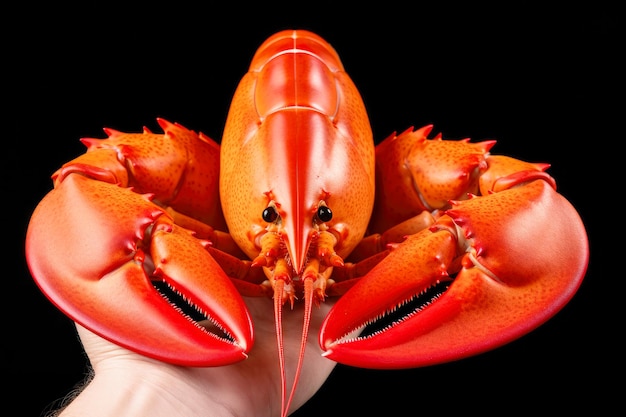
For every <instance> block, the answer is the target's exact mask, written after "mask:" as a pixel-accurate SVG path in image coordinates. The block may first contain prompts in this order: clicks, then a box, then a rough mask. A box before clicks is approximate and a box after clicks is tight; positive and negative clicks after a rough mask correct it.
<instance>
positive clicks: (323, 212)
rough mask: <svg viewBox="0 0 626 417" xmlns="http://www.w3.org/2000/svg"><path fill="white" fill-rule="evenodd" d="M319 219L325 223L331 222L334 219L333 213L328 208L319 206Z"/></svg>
mask: <svg viewBox="0 0 626 417" xmlns="http://www.w3.org/2000/svg"><path fill="white" fill-rule="evenodd" d="M317 218H318V219H320V220H321V221H323V222H329V221H330V220H331V219H332V218H333V212H332V210H331V209H329V208H328V207H326V206H319V207H318V209H317Z"/></svg>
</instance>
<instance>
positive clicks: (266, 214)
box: [262, 206, 278, 223]
mask: <svg viewBox="0 0 626 417" xmlns="http://www.w3.org/2000/svg"><path fill="white" fill-rule="evenodd" d="M262 217H263V220H265V221H266V222H268V223H274V222H275V221H276V219H277V218H278V212H277V211H276V207H274V206H268V207H267V208H266V209H265V210H263V214H262Z"/></svg>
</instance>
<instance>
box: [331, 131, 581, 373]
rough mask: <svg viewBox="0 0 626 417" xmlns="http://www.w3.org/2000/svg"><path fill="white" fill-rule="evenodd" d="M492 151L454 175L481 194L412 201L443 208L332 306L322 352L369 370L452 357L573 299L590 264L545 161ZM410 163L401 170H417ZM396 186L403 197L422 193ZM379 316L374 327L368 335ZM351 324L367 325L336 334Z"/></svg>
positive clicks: (525, 327)
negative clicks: (379, 323) (496, 154)
mask: <svg viewBox="0 0 626 417" xmlns="http://www.w3.org/2000/svg"><path fill="white" fill-rule="evenodd" d="M419 134H420V133H419V132H418V135H419ZM413 139H415V138H413ZM429 142H430V141H429ZM433 142H441V141H440V138H437V140H436V141H433ZM413 143H414V142H413ZM461 143H462V146H465V145H470V144H467V143H465V144H463V142H461ZM439 145H441V144H440V143H437V145H436V146H439ZM491 145H492V144H491V143H489V144H487V145H485V144H482V145H480V144H479V147H480V146H481V147H483V150H482V151H479V152H474V151H472V152H470V156H469V157H470V158H471V159H472V160H474V162H472V163H471V164H469V166H468V167H467V168H466V169H467V170H468V172H474V171H476V170H478V171H480V172H478V174H482V175H483V176H482V177H480V178H478V176H476V177H475V178H472V176H471V175H469V174H468V175H465V174H463V172H462V171H463V170H460V171H461V174H459V173H458V172H457V173H456V174H455V176H456V177H458V178H460V180H462V181H465V182H466V183H467V184H469V185H470V186H471V187H474V186H475V187H476V189H477V190H478V189H480V190H481V193H482V194H483V195H482V196H475V195H470V198H469V199H466V200H463V201H453V202H451V204H452V205H451V206H447V207H446V206H445V204H448V202H446V201H445V199H440V203H438V202H437V199H436V198H434V197H433V195H426V196H425V195H420V196H418V198H416V201H419V204H424V203H425V202H430V203H429V204H432V205H435V204H441V206H440V207H442V208H444V209H442V210H440V211H441V213H440V214H439V215H438V216H437V217H438V220H437V222H435V223H434V224H433V225H432V226H430V227H428V228H427V229H424V230H422V231H420V232H418V233H415V234H412V235H410V236H408V237H407V238H406V239H405V240H404V241H403V242H401V243H398V244H395V245H391V248H392V249H391V251H390V253H389V255H388V256H387V257H385V259H383V260H382V261H381V262H380V263H379V264H377V265H376V266H375V267H374V268H373V269H372V270H371V271H369V273H367V274H366V275H365V276H363V277H362V278H361V279H360V280H359V281H358V282H356V284H355V285H354V286H353V287H352V288H351V290H350V291H348V292H347V293H346V294H345V295H344V296H342V297H341V298H340V299H339V300H338V301H337V303H336V304H335V305H334V306H333V308H332V309H331V311H330V313H329V314H328V316H327V318H326V320H325V322H324V324H323V326H322V329H321V332H320V340H319V341H320V344H321V346H322V349H323V350H324V351H325V356H326V357H328V358H330V359H332V360H335V361H337V362H341V363H344V364H348V365H352V366H360V367H368V368H406V367H417V366H425V365H431V364H436V363H442V362H446V361H450V360H456V359H460V358H463V357H467V356H470V355H475V354H479V353H482V352H484V351H487V350H489V349H493V348H495V347H498V346H501V345H503V344H505V343H507V342H510V341H512V340H514V339H516V338H518V337H520V336H522V335H524V334H526V333H528V332H529V331H531V330H532V329H534V328H536V327H537V326H539V325H541V324H542V323H544V322H545V321H546V320H548V319H549V318H550V317H552V316H553V315H554V314H556V313H557V312H558V311H559V310H560V309H561V308H562V307H563V306H564V305H565V304H566V303H567V302H568V301H569V300H570V299H571V297H572V296H573V295H574V293H575V292H576V290H577V289H578V287H579V285H580V284H581V281H582V279H583V277H584V274H585V270H586V266H587V262H588V243H587V237H586V232H585V228H584V226H583V223H582V221H581V219H580V217H579V215H578V213H577V212H576V210H575V209H574V208H573V207H572V205H571V204H570V203H569V202H568V201H567V200H566V199H565V198H564V197H563V196H561V195H560V194H558V193H557V192H556V190H555V186H554V181H553V180H552V178H551V177H549V176H548V175H547V174H545V172H543V169H544V168H545V166H539V165H537V166H534V168H533V167H530V168H529V166H531V165H532V164H528V163H525V162H521V161H508V160H506V159H502V158H500V157H491V156H488V155H487V153H486V151H487V150H488V148H489V147H491ZM453 146H457V145H453ZM407 148H408V147H407ZM422 151H423V152H425V153H426V156H424V155H423V154H422V155H420V156H419V158H426V159H428V158H427V155H428V150H424V149H422ZM481 154H483V156H481ZM453 159H455V160H457V161H458V160H459V159H458V158H456V157H455V158H453ZM399 160H401V161H402V160H403V159H402V158H399ZM404 162H406V160H404ZM411 162H412V164H411V163H408V162H407V163H404V164H403V166H410V165H412V166H411V168H412V169H413V170H414V173H415V171H420V169H421V166H419V164H416V163H415V160H412V161H411ZM490 164H491V165H493V171H492V172H489V170H488V169H487V167H488V166H489V165H490ZM485 170H486V172H485ZM511 171H513V172H511ZM422 174H423V172H422ZM406 175H409V174H406ZM444 175H445V174H444ZM406 183H408V184H409V187H410V189H411V190H412V191H414V190H415V189H416V188H419V186H420V183H419V181H417V182H414V181H413V180H410V181H406ZM429 183H430V184H432V182H429ZM447 191H449V190H447ZM494 191H498V192H494ZM403 192H404V193H406V192H407V191H406V189H404V191H403ZM452 192H454V193H457V194H458V190H457V189H456V188H455V189H452ZM403 198H406V197H405V196H403ZM402 208H403V209H405V208H406V205H404V206H402ZM393 209H394V207H393V205H390V206H389V207H388V210H389V211H388V212H387V214H389V216H392V215H394V214H393V213H392V211H393ZM415 210H416V211H419V208H417V209H415ZM435 211H439V209H438V208H437V209H436V210H435ZM564 236H567V237H568V238H567V239H564V238H563V237H564ZM392 314H393V315H392ZM386 316H389V317H390V318H387V319H386V320H388V321H385V324H384V326H383V327H382V328H378V329H377V330H376V331H374V332H372V331H370V330H368V329H367V328H366V326H367V325H371V324H372V323H374V322H376V321H378V320H379V319H380V318H381V317H386ZM359 328H365V331H363V332H362V333H361V335H360V336H359V337H356V338H354V337H351V338H347V337H345V335H347V334H348V333H349V332H351V331H354V330H355V329H359Z"/></svg>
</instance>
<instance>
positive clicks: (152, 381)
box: [59, 298, 335, 417]
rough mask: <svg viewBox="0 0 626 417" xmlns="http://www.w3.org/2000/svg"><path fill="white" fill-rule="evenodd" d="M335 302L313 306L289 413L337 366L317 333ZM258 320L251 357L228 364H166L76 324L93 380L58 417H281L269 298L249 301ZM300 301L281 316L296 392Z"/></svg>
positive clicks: (287, 358) (310, 395) (311, 394)
mask: <svg viewBox="0 0 626 417" xmlns="http://www.w3.org/2000/svg"><path fill="white" fill-rule="evenodd" d="M329 301H330V300H328V299H327V300H326V301H325V302H323V303H321V305H320V307H319V308H317V307H315V306H314V307H313V315H312V318H311V328H310V333H309V338H308V343H307V349H306V357H305V361H304V365H303V369H302V373H301V375H300V380H299V383H298V388H297V391H296V394H295V396H294V399H293V402H292V404H291V407H290V412H293V411H295V410H296V409H298V408H299V407H301V406H302V405H303V404H304V403H305V402H306V401H307V400H308V399H309V398H311V397H312V396H313V394H315V392H317V390H318V389H319V388H320V387H321V386H322V384H323V383H324V381H325V380H326V379H327V378H328V376H329V374H330V373H331V371H332V370H333V368H334V366H335V362H333V361H331V360H328V359H326V358H324V357H322V356H321V353H322V351H321V349H320V347H319V345H318V341H317V334H318V331H319V328H320V325H321V323H322V320H323V318H324V316H325V315H326V313H327V312H328V310H329V309H330V306H331V303H330V302H329ZM246 304H247V305H248V307H249V308H250V312H251V315H252V318H253V322H254V329H255V343H254V347H253V348H252V351H251V352H250V354H249V357H248V358H247V359H245V360H244V361H242V362H239V363H237V364H234V365H230V366H222V367H205V368H191V367H181V366H175V365H170V364H166V363H164V362H160V361H157V360H153V359H150V358H147V357H145V356H142V355H139V354H136V353H134V352H131V351H129V350H127V349H124V348H121V347H119V346H117V345H115V344H113V343H110V342H108V341H106V340H104V339H102V338H100V337H99V336H96V335H95V334H94V333H91V332H90V331H88V330H86V329H85V328H83V327H81V326H79V325H77V326H76V327H77V330H78V334H79V336H80V339H81V342H82V344H83V348H84V349H85V352H86V354H87V356H88V357H89V361H90V364H91V367H92V368H93V373H94V377H93V379H92V381H91V382H90V383H88V384H87V385H86V386H85V387H84V389H83V390H82V391H81V392H80V394H78V396H77V397H76V398H75V399H73V400H72V401H71V402H70V403H69V405H67V407H66V408H64V409H63V410H62V411H61V413H60V414H59V417H78V416H80V417H84V416H90V417H105V416H106V417H110V416H116V417H125V416H132V417H140V416H150V417H160V416H163V417H177V416H181V417H183V416H184V417H194V416H202V417H231V416H252V415H254V416H256V417H264V416H267V417H276V416H280V408H281V388H280V374H279V366H278V351H277V346H276V333H275V325H274V314H273V306H272V301H271V300H269V299H265V298H246ZM302 311H303V308H302V303H298V302H296V303H295V306H294V310H293V311H292V310H291V309H290V308H289V305H288V304H287V305H285V309H284V311H283V329H284V330H283V333H284V338H285V341H284V346H285V348H284V351H285V361H286V367H287V387H288V392H289V391H290V389H291V384H292V381H293V373H294V370H295V367H296V364H297V361H298V351H299V346H300V339H301V330H302V317H303V314H302Z"/></svg>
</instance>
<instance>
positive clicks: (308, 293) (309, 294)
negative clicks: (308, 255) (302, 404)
mask: <svg viewBox="0 0 626 417" xmlns="http://www.w3.org/2000/svg"><path fill="white" fill-rule="evenodd" d="M312 306H313V280H312V279H310V278H309V279H305V280H304V322H303V324H302V339H301V341H300V354H299V355H298V367H297V368H296V374H295V376H294V379H293V384H292V386H291V393H290V394H289V400H288V401H287V404H285V406H284V408H283V411H282V417H287V415H288V414H287V412H288V411H289V406H290V405H291V401H292V400H293V395H294V393H295V392H296V387H297V386H298V380H299V379H300V373H301V372H302V364H303V363H304V351H305V350H306V342H307V339H308V336H309V325H310V323H311V309H312ZM281 354H282V352H281ZM283 360H284V358H283ZM283 375H284V370H283ZM283 387H285V380H284V378H283ZM283 399H284V395H283ZM283 404H284V403H283Z"/></svg>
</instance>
